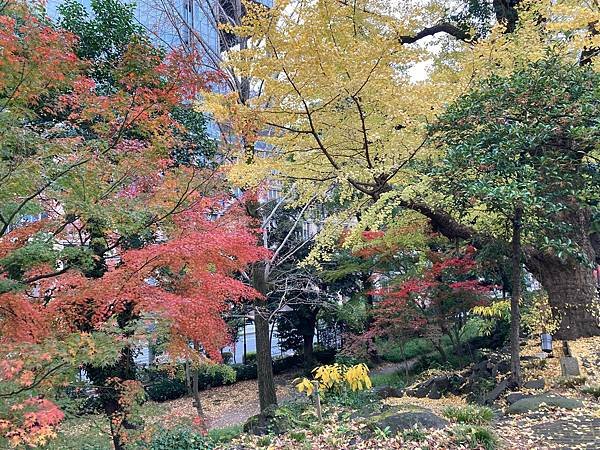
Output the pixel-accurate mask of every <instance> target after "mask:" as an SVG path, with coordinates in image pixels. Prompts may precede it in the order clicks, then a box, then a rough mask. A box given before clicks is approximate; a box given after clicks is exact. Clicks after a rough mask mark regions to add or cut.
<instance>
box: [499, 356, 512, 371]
mask: <svg viewBox="0 0 600 450" xmlns="http://www.w3.org/2000/svg"><path fill="white" fill-rule="evenodd" d="M496 370H498V373H508V372H510V361H509V360H508V359H504V360H502V361H500V362H499V363H498V365H497V366H496Z"/></svg>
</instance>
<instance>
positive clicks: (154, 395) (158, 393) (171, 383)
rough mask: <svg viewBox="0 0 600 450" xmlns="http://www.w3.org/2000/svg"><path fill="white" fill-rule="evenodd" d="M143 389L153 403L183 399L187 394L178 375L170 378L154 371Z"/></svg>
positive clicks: (163, 373)
mask: <svg viewBox="0 0 600 450" xmlns="http://www.w3.org/2000/svg"><path fill="white" fill-rule="evenodd" d="M144 388H145V390H146V394H147V395H148V398H149V399H150V400H153V401H155V402H164V401H166V400H175V399H178V398H181V397H184V396H185V395H187V392H188V390H187V385H186V384H185V380H184V379H182V378H181V377H180V376H178V375H175V376H174V377H171V376H169V374H167V373H165V372H161V371H156V373H155V374H153V375H152V377H151V378H150V380H149V382H148V384H146V385H145V386H144Z"/></svg>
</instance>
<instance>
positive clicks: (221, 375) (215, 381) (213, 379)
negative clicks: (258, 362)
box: [198, 364, 236, 389]
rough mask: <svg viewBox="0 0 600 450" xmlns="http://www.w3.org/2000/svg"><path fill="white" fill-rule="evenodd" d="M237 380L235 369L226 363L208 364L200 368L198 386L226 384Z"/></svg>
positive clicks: (207, 386) (204, 387) (201, 387)
mask: <svg viewBox="0 0 600 450" xmlns="http://www.w3.org/2000/svg"><path fill="white" fill-rule="evenodd" d="M235 380H236V372H235V370H234V369H233V368H232V367H230V366H227V365H225V364H206V365H203V366H201V367H200V368H199V369H198V387H199V388H200V389H206V388H209V387H216V386H225V385H228V384H232V383H235Z"/></svg>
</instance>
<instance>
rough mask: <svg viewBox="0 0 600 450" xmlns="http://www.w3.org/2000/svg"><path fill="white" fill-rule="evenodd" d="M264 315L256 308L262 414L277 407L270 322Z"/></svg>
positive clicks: (255, 326) (259, 397) (264, 312)
mask: <svg viewBox="0 0 600 450" xmlns="http://www.w3.org/2000/svg"><path fill="white" fill-rule="evenodd" d="M261 312H262V314H261ZM263 314H267V312H266V311H262V310H261V309H260V308H256V311H255V314H254V329H255V331H256V371H257V376H258V399H259V403H260V411H261V413H262V412H264V411H265V410H266V409H267V408H268V407H269V406H272V405H277V395H276V392H275V381H274V379H273V360H272V358H271V340H270V339H269V321H268V319H267V318H266V317H263Z"/></svg>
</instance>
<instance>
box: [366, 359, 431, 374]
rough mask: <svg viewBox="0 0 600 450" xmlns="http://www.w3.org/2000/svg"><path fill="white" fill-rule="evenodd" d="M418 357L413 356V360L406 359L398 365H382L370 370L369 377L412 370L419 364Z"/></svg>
mask: <svg viewBox="0 0 600 450" xmlns="http://www.w3.org/2000/svg"><path fill="white" fill-rule="evenodd" d="M419 359H420V358H419V357H418V356H415V357H414V358H411V359H407V360H406V361H402V362H399V363H384V364H381V365H379V366H377V367H375V368H374V369H373V370H371V373H370V374H371V375H388V374H392V373H396V372H404V371H406V370H409V371H410V370H412V369H413V368H414V367H415V365H416V364H417V363H418V362H419Z"/></svg>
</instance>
